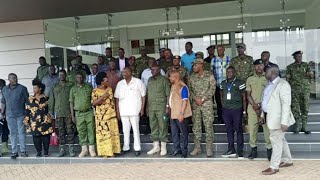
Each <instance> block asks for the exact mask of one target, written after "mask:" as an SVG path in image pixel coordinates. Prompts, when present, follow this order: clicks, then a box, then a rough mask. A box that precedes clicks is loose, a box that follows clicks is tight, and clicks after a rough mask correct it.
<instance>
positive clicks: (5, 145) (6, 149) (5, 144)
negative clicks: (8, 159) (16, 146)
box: [2, 142, 9, 155]
mask: <svg viewBox="0 0 320 180" xmlns="http://www.w3.org/2000/svg"><path fill="white" fill-rule="evenodd" d="M2 154H3V155H6V154H9V147H8V142H2Z"/></svg>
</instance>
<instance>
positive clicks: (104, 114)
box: [92, 87, 121, 157]
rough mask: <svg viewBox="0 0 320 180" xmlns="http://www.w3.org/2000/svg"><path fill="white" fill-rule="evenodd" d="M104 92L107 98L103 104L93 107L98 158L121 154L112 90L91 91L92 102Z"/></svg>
mask: <svg viewBox="0 0 320 180" xmlns="http://www.w3.org/2000/svg"><path fill="white" fill-rule="evenodd" d="M106 92H108V93H109V97H108V98H107V99H106V100H105V102H104V104H102V105H99V106H96V107H95V113H96V114H95V119H96V143H97V151H98V156H104V157H108V156H109V157H111V156H114V154H119V153H120V152H121V148H120V136H119V128H118V120H117V116H116V110H115V104H114V99H113V92H112V88H111V87H108V88H107V89H106V90H103V89H100V88H95V89H94V90H93V91H92V102H94V101H96V100H97V99H99V98H100V97H101V96H103V95H104V94H105V93H106Z"/></svg>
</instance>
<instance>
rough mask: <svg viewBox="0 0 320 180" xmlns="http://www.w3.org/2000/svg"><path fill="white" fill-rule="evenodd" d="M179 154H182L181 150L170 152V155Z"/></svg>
mask: <svg viewBox="0 0 320 180" xmlns="http://www.w3.org/2000/svg"><path fill="white" fill-rule="evenodd" d="M178 154H182V152H181V151H174V152H173V153H171V154H170V156H176V155H178Z"/></svg>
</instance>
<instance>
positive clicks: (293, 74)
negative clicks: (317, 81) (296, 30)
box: [286, 51, 313, 134]
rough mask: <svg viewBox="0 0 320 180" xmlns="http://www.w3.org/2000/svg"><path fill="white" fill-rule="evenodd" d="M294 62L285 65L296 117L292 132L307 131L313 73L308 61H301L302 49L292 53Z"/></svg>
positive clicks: (293, 111)
mask: <svg viewBox="0 0 320 180" xmlns="http://www.w3.org/2000/svg"><path fill="white" fill-rule="evenodd" d="M292 56H293V58H294V60H295V62H294V63H292V64H290V65H289V66H288V67H287V71H286V78H287V81H288V82H289V83H290V85H291V97H292V103H291V108H292V113H293V116H294V118H295V119H296V128H295V130H294V133H299V132H304V133H305V134H310V131H307V120H308V112H309V96H310V80H311V78H312V77H313V73H312V71H311V68H310V66H309V64H308V63H306V62H302V51H297V52H295V53H293V54H292Z"/></svg>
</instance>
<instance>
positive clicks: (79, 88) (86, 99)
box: [69, 72, 96, 157]
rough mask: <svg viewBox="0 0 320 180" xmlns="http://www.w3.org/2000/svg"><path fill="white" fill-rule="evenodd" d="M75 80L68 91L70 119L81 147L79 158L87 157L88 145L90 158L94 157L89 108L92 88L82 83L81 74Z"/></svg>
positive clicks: (93, 138) (91, 118)
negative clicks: (75, 127) (74, 125)
mask: <svg viewBox="0 0 320 180" xmlns="http://www.w3.org/2000/svg"><path fill="white" fill-rule="evenodd" d="M76 79H77V84H76V85H74V86H73V87H72V88H71V90H70V98H69V102H70V110H71V118H72V121H73V122H74V123H76V125H77V130H78V132H79V141H80V145H81V147H82V148H81V149H82V150H81V153H80V154H79V157H85V156H87V155H88V145H89V152H90V156H91V157H95V156H96V152H95V148H94V144H95V124H94V117H93V110H92V107H91V92H92V86H91V85H90V84H88V83H85V82H84V76H83V74H82V73H81V72H78V73H77V75H76Z"/></svg>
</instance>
